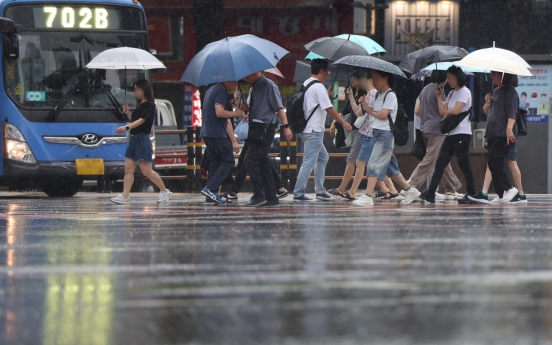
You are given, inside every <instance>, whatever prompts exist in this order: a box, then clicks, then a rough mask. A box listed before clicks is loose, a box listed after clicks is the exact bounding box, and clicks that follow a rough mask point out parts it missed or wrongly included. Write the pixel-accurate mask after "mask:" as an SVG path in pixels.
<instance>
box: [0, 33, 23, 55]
mask: <svg viewBox="0 0 552 345" xmlns="http://www.w3.org/2000/svg"><path fill="white" fill-rule="evenodd" d="M2 36H3V45H2V49H3V50H4V57H5V58H6V59H8V60H17V59H19V37H17V35H16V34H14V33H9V34H4V35H2Z"/></svg>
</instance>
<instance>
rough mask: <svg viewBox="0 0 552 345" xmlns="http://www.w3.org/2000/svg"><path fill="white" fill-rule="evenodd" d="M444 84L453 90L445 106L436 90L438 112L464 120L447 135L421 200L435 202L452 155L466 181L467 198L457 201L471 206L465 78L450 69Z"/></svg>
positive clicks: (456, 69)
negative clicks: (429, 182)
mask: <svg viewBox="0 0 552 345" xmlns="http://www.w3.org/2000/svg"><path fill="white" fill-rule="evenodd" d="M447 81H448V84H449V86H450V87H451V88H452V89H453V90H452V91H451V92H450V93H449V95H448V97H447V100H446V101H445V102H443V101H442V100H441V91H440V90H439V89H436V90H435V96H436V97H437V103H438V105H439V111H440V112H441V115H443V116H444V117H447V116H462V115H464V116H465V118H464V120H462V122H460V124H459V125H458V126H457V127H456V128H454V129H453V130H452V131H450V132H449V133H448V135H447V137H446V138H445V140H444V141H443V145H442V146H441V150H440V151H439V157H438V158H437V162H436V163H435V171H434V173H433V177H432V178H431V184H430V186H429V188H428V189H427V190H425V191H424V192H423V193H422V195H421V196H420V198H421V199H423V200H425V201H428V202H432V203H433V202H435V191H436V190H437V187H438V186H439V183H440V182H441V178H442V177H443V173H444V171H445V168H446V167H447V165H448V164H449V163H450V160H451V159H452V157H453V156H454V155H456V158H457V159H458V165H459V166H460V169H461V170H462V173H463V174H464V178H465V179H466V187H467V190H468V194H466V195H465V196H464V197H463V198H461V199H458V202H459V203H471V200H470V199H469V198H468V196H472V197H473V196H475V180H474V178H473V172H472V170H471V165H470V143H471V139H472V130H471V123H470V114H469V113H468V114H466V113H467V112H470V111H471V105H472V96H471V92H470V90H469V89H468V88H467V87H466V86H465V85H466V83H467V78H466V74H465V73H464V71H462V69H461V68H460V67H457V66H451V67H450V68H449V69H448V70H447Z"/></svg>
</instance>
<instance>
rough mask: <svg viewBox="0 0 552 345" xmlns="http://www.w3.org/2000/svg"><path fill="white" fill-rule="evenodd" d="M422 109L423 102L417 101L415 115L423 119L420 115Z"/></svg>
mask: <svg viewBox="0 0 552 345" xmlns="http://www.w3.org/2000/svg"><path fill="white" fill-rule="evenodd" d="M420 107H421V102H420V100H419V99H417V100H416V106H415V107H414V115H416V116H418V117H422V115H421V114H420Z"/></svg>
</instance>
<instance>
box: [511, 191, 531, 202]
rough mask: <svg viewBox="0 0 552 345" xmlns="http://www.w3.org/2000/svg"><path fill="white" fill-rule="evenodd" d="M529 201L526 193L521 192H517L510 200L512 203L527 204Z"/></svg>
mask: <svg viewBox="0 0 552 345" xmlns="http://www.w3.org/2000/svg"><path fill="white" fill-rule="evenodd" d="M526 203H527V197H526V196H525V194H523V195H520V194H519V193H517V194H516V196H515V197H514V198H513V199H512V200H510V204H526Z"/></svg>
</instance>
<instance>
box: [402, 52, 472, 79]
mask: <svg viewBox="0 0 552 345" xmlns="http://www.w3.org/2000/svg"><path fill="white" fill-rule="evenodd" d="M466 55H468V51H467V50H465V49H464V48H458V47H452V46H431V47H427V48H424V49H420V50H417V51H415V52H413V53H410V54H408V55H407V56H406V58H405V59H404V60H403V61H402V62H401V63H400V65H399V67H400V69H402V70H403V71H406V72H408V73H416V72H418V71H419V70H421V69H422V68H424V67H426V66H427V65H429V64H432V63H435V62H444V61H455V60H460V59H461V58H463V57H464V56H466Z"/></svg>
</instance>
